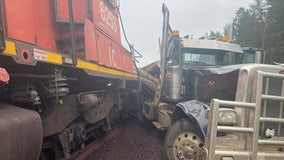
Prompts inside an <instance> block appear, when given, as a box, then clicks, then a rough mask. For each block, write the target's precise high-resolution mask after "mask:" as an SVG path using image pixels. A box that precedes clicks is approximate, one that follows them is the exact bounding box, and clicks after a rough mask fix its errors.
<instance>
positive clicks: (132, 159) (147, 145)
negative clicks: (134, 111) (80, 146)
mask: <svg viewBox="0 0 284 160" xmlns="http://www.w3.org/2000/svg"><path fill="white" fill-rule="evenodd" d="M119 128H120V130H119V132H118V134H117V136H115V137H113V138H112V139H111V140H110V141H108V142H106V143H105V145H104V146H103V147H101V148H100V149H99V150H97V151H95V152H94V153H93V154H92V155H91V156H89V157H88V158H87V160H163V159H164V153H163V138H164V136H165V133H164V132H161V131H158V130H157V129H155V128H154V126H152V124H151V123H150V122H149V123H145V124H141V123H139V122H138V120H137V119H136V118H132V119H129V120H127V121H123V122H121V123H120V124H119Z"/></svg>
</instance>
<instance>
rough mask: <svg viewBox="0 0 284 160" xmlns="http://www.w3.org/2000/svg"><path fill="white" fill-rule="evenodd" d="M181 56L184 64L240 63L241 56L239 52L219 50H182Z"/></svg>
mask: <svg viewBox="0 0 284 160" xmlns="http://www.w3.org/2000/svg"><path fill="white" fill-rule="evenodd" d="M182 57H183V63H184V64H185V65H187V64H188V65H190V64H196V65H232V64H240V63H242V62H241V60H242V56H241V54H240V53H235V52H226V51H220V50H211V51H209V50H206V51H204V50H196V51H189V50H187V51H186V50H184V51H183V56H182Z"/></svg>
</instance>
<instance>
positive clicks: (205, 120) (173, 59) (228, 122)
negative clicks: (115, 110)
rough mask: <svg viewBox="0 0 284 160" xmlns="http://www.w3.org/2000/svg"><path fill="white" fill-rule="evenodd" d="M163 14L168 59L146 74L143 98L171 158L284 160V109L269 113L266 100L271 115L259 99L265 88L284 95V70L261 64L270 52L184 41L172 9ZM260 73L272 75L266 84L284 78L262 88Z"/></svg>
mask: <svg viewBox="0 0 284 160" xmlns="http://www.w3.org/2000/svg"><path fill="white" fill-rule="evenodd" d="M162 12H163V19H164V20H163V32H162V41H161V44H160V50H161V57H160V60H159V61H158V62H154V63H152V64H149V65H147V66H145V67H143V68H141V69H140V70H139V72H140V75H141V80H142V82H143V86H144V87H143V89H142V92H141V93H140V95H139V97H140V99H139V104H140V105H139V106H140V107H139V109H138V118H139V119H140V120H141V121H144V120H145V119H146V120H150V121H152V123H153V124H154V126H155V127H156V128H158V129H160V130H166V135H165V140H164V151H165V154H166V157H167V158H168V159H169V160H199V159H201V160H202V159H204V160H205V159H209V160H214V159H222V160H227V159H230V160H235V159H237V158H238V156H239V155H240V156H241V158H239V159H242V158H247V159H257V157H256V156H257V155H259V156H262V157H264V158H266V159H271V157H272V159H273V158H275V159H277V158H278V159H281V158H280V157H282V156H283V153H280V152H283V142H282V141H278V139H277V138H279V137H280V136H281V134H282V133H281V132H282V130H283V129H282V126H283V124H282V123H283V109H282V108H283V107H280V109H275V110H274V109H268V103H267V102H265V103H264V104H265V105H266V107H265V109H263V108H262V107H260V103H263V101H264V100H259V98H260V97H261V96H260V95H259V94H260V92H261V91H264V90H265V93H266V94H268V93H269V92H270V89H269V88H274V87H275V88H274V89H272V90H273V91H272V92H274V90H275V89H278V91H277V92H276V93H277V94H279V93H283V88H282V87H281V85H278V84H280V82H281V83H282V81H283V79H282V77H283V76H282V75H281V74H282V73H283V71H282V70H283V67H282V66H281V65H265V64H261V63H263V62H264V58H265V56H264V52H263V50H262V49H256V48H247V47H246V48H241V46H240V45H238V44H234V43H231V42H229V39H228V38H227V37H224V38H220V39H219V40H218V39H215V38H214V39H213V38H207V39H191V38H189V37H180V35H179V32H178V31H176V30H172V29H171V27H170V25H169V10H168V9H167V7H166V6H165V5H163V7H162ZM258 72H260V73H262V72H265V74H263V75H265V76H264V77H265V78H264V79H265V80H267V79H269V78H270V77H269V76H268V77H267V74H268V75H270V74H271V75H273V76H272V78H274V76H276V75H277V76H276V77H279V78H280V80H279V79H278V80H276V81H269V80H267V81H269V82H267V83H265V84H262V81H261V83H260V82H259V83H256V82H257V80H258V79H263V78H260V77H261V75H257V73H258ZM266 73H267V74H266ZM263 81H264V80H263ZM276 82H277V83H276ZM261 86H264V87H263V88H265V89H261V88H262V87H261ZM272 86H274V87H272ZM277 86H278V87H277ZM256 90H257V91H256ZM270 94H272V93H270ZM264 96H266V98H267V99H272V101H273V100H278V101H282V99H283V98H281V95H278V96H276V95H273V94H272V95H271V96H270V95H264ZM264 99H265V98H264ZM211 101H212V102H211ZM210 103H211V107H210ZM277 103H278V102H277ZM271 104H274V102H273V103H272V102H271ZM226 105H227V107H226ZM219 106H220V107H219ZM253 106H254V107H253ZM280 106H282V102H280ZM239 107H241V108H244V109H238V108H239ZM256 108H257V109H256ZM250 110H252V112H250ZM260 111H261V113H260ZM270 112H271V113H270ZM272 112H273V113H274V114H272ZM276 113H277V114H276ZM260 115H263V116H264V117H265V115H266V116H267V115H269V116H270V117H268V118H263V117H260ZM271 123H276V124H273V125H271ZM217 125H220V126H217ZM259 125H260V126H262V129H259V128H258V127H257V126H259ZM237 126H239V127H237ZM273 126H274V127H273ZM233 132H237V134H233ZM244 132H247V133H248V134H245V135H244V134H243V133H244ZM264 133H267V134H268V135H267V136H264V137H266V138H268V139H266V140H267V141H265V140H261V137H263V135H264ZM274 133H277V134H274ZM252 135H253V138H250V137H251V136H252ZM269 137H270V138H273V140H269ZM276 137H277V138H276ZM274 138H275V140H274ZM276 139H277V140H276ZM225 140H227V141H229V142H230V143H225ZM240 141H243V145H242V146H241V145H240V146H238V147H239V148H238V147H237V146H235V144H237V143H236V142H240ZM217 142H218V143H217ZM257 143H260V144H262V145H265V144H269V146H270V149H269V150H265V149H263V150H262V151H263V153H260V151H259V150H258V145H257ZM217 144H219V145H217ZM244 144H246V145H244ZM274 145H276V146H274ZM248 146H253V147H252V149H251V148H248ZM281 146H282V147H281ZM229 148H230V149H231V151H230V150H228V149H229ZM240 148H242V149H243V150H242V152H241V151H240V150H239V149H240ZM271 149H272V150H271ZM279 150H282V151H279ZM258 151H259V154H256V152H258ZM272 152H273V153H272ZM245 156H247V157H245ZM282 158H283V157H282ZM258 159H260V158H258Z"/></svg>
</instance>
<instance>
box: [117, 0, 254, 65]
mask: <svg viewBox="0 0 284 160" xmlns="http://www.w3.org/2000/svg"><path fill="white" fill-rule="evenodd" d="M163 3H165V4H166V5H167V7H168V9H169V10H170V25H171V27H172V29H173V30H179V31H180V35H181V36H184V35H193V38H199V37H200V36H202V35H205V33H206V32H209V31H211V30H212V31H220V32H221V33H223V27H224V26H225V24H226V23H227V22H229V21H230V20H231V19H232V18H233V17H234V15H235V13H236V10H237V9H238V8H239V7H248V5H249V4H251V3H252V0H120V12H121V16H122V20H123V23H124V27H125V30H126V35H127V38H128V40H129V41H130V43H132V44H134V47H135V49H136V50H138V51H139V52H140V53H141V54H142V55H143V58H141V59H139V61H140V63H138V66H139V67H142V66H144V65H146V64H149V63H151V62H153V61H155V60H157V59H159V44H158V38H160V37H161V34H162V21H163V15H162V4H163Z"/></svg>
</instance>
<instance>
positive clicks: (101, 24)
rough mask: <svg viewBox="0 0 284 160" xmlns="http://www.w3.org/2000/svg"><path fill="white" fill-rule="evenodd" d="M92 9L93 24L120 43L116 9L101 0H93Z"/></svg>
mask: <svg viewBox="0 0 284 160" xmlns="http://www.w3.org/2000/svg"><path fill="white" fill-rule="evenodd" d="M92 10H93V22H94V24H95V26H96V27H98V28H99V29H100V30H103V31H104V32H105V33H106V34H108V35H109V36H111V38H112V39H114V40H115V41H116V42H118V43H121V39H120V30H119V18H118V13H117V10H116V9H115V8H112V7H110V6H109V5H108V4H106V3H105V1H103V0H93V1H92Z"/></svg>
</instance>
